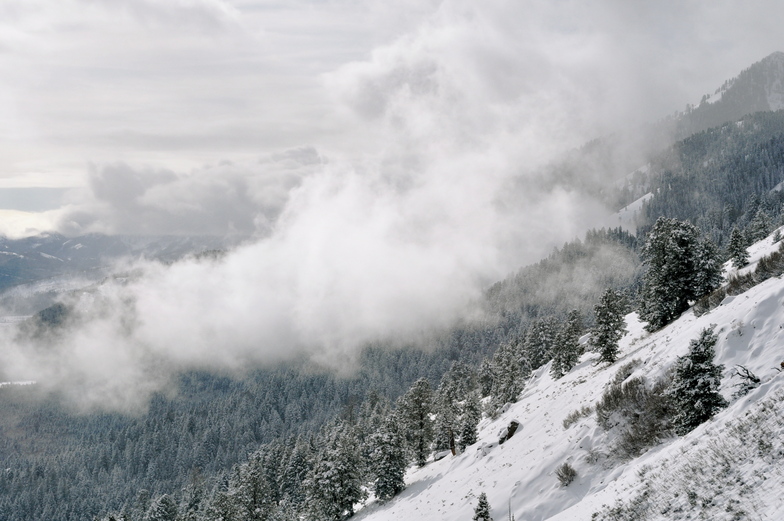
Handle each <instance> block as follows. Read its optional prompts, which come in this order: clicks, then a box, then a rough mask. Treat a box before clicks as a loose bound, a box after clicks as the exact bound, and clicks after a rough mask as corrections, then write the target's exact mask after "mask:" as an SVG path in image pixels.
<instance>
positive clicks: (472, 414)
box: [458, 391, 482, 452]
mask: <svg viewBox="0 0 784 521" xmlns="http://www.w3.org/2000/svg"><path fill="white" fill-rule="evenodd" d="M481 419H482V406H481V403H480V402H479V392H478V391H473V392H471V393H469V394H468V397H467V398H466V400H465V405H464V406H463V416H462V418H461V419H460V441H459V443H458V447H459V448H460V451H461V452H463V451H465V449H466V447H468V446H469V445H473V444H474V443H476V441H477V432H476V427H477V425H479V421H480V420H481Z"/></svg>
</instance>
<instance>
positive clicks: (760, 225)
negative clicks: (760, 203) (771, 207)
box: [749, 208, 773, 241]
mask: <svg viewBox="0 0 784 521" xmlns="http://www.w3.org/2000/svg"><path fill="white" fill-rule="evenodd" d="M772 227H773V224H772V222H771V219H770V216H769V215H768V213H767V212H766V211H765V210H763V209H762V208H760V209H759V210H757V214H756V215H755V216H754V219H752V220H751V222H750V223H749V237H750V238H751V240H752V241H761V240H762V239H764V238H765V237H767V236H768V234H769V233H770V230H771V228H772Z"/></svg>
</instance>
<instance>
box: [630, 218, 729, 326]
mask: <svg viewBox="0 0 784 521" xmlns="http://www.w3.org/2000/svg"><path fill="white" fill-rule="evenodd" d="M642 258H643V262H644V264H646V265H647V267H648V271H647V273H646V274H645V277H644V279H643V289H642V301H641V304H640V310H639V312H640V318H642V319H643V320H646V321H647V322H648V326H647V328H648V329H649V330H651V331H655V330H657V329H661V328H662V327H664V326H665V325H666V324H668V323H669V322H671V321H673V320H674V319H676V318H677V317H678V316H679V315H680V314H681V313H683V312H684V311H686V309H688V307H689V301H690V300H696V299H697V298H699V297H701V296H703V295H704V294H706V293H708V292H710V291H712V290H713V289H715V288H716V287H718V285H719V283H720V282H721V266H720V264H719V262H718V258H717V255H716V249H715V246H713V245H711V244H709V243H708V242H707V241H706V240H703V239H701V237H700V234H699V231H698V230H697V228H696V227H695V226H694V225H692V224H690V223H688V222H683V221H678V220H677V219H667V218H664V217H660V218H659V219H658V220H657V221H656V224H655V225H654V227H653V229H652V230H651V232H650V233H649V234H648V237H647V242H646V244H645V247H644V248H643V251H642Z"/></svg>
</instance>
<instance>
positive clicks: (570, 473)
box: [555, 462, 577, 487]
mask: <svg viewBox="0 0 784 521" xmlns="http://www.w3.org/2000/svg"><path fill="white" fill-rule="evenodd" d="M555 476H556V477H557V478H558V481H560V482H561V485H563V486H564V487H567V486H569V483H571V482H572V481H574V478H576V477H577V471H576V470H574V467H572V466H571V465H569V463H566V462H565V463H564V464H563V465H561V466H559V467H558V468H557V469H555Z"/></svg>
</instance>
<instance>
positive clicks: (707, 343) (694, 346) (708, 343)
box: [669, 329, 727, 434]
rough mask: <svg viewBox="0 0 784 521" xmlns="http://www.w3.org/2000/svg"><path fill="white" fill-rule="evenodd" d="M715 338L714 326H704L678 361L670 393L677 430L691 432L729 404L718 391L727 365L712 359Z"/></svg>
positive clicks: (680, 432) (683, 432) (684, 432)
mask: <svg viewBox="0 0 784 521" xmlns="http://www.w3.org/2000/svg"><path fill="white" fill-rule="evenodd" d="M716 341H717V337H716V335H715V334H714V333H713V331H712V330H711V329H703V330H702V332H701V333H700V336H699V338H697V339H695V340H692V341H691V342H690V344H689V354H687V355H686V356H681V357H679V358H678V361H677V362H676V365H675V376H674V379H673V383H672V386H671V387H670V391H669V395H670V396H671V398H672V401H673V405H674V409H675V410H676V411H678V412H677V414H676V415H675V417H674V418H673V424H674V425H675V430H676V432H677V433H678V434H686V433H688V432H690V431H691V430H693V429H694V428H695V427H697V426H698V425H700V424H702V423H703V422H705V421H707V420H709V419H710V418H711V417H712V416H713V415H714V414H716V412H718V411H720V410H721V409H723V408H724V407H726V406H727V401H726V400H725V399H724V397H723V396H722V395H721V394H720V393H719V386H720V384H721V373H722V371H723V370H724V366H722V365H716V364H714V363H713V358H714V357H715V351H714V346H715V345H716Z"/></svg>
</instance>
